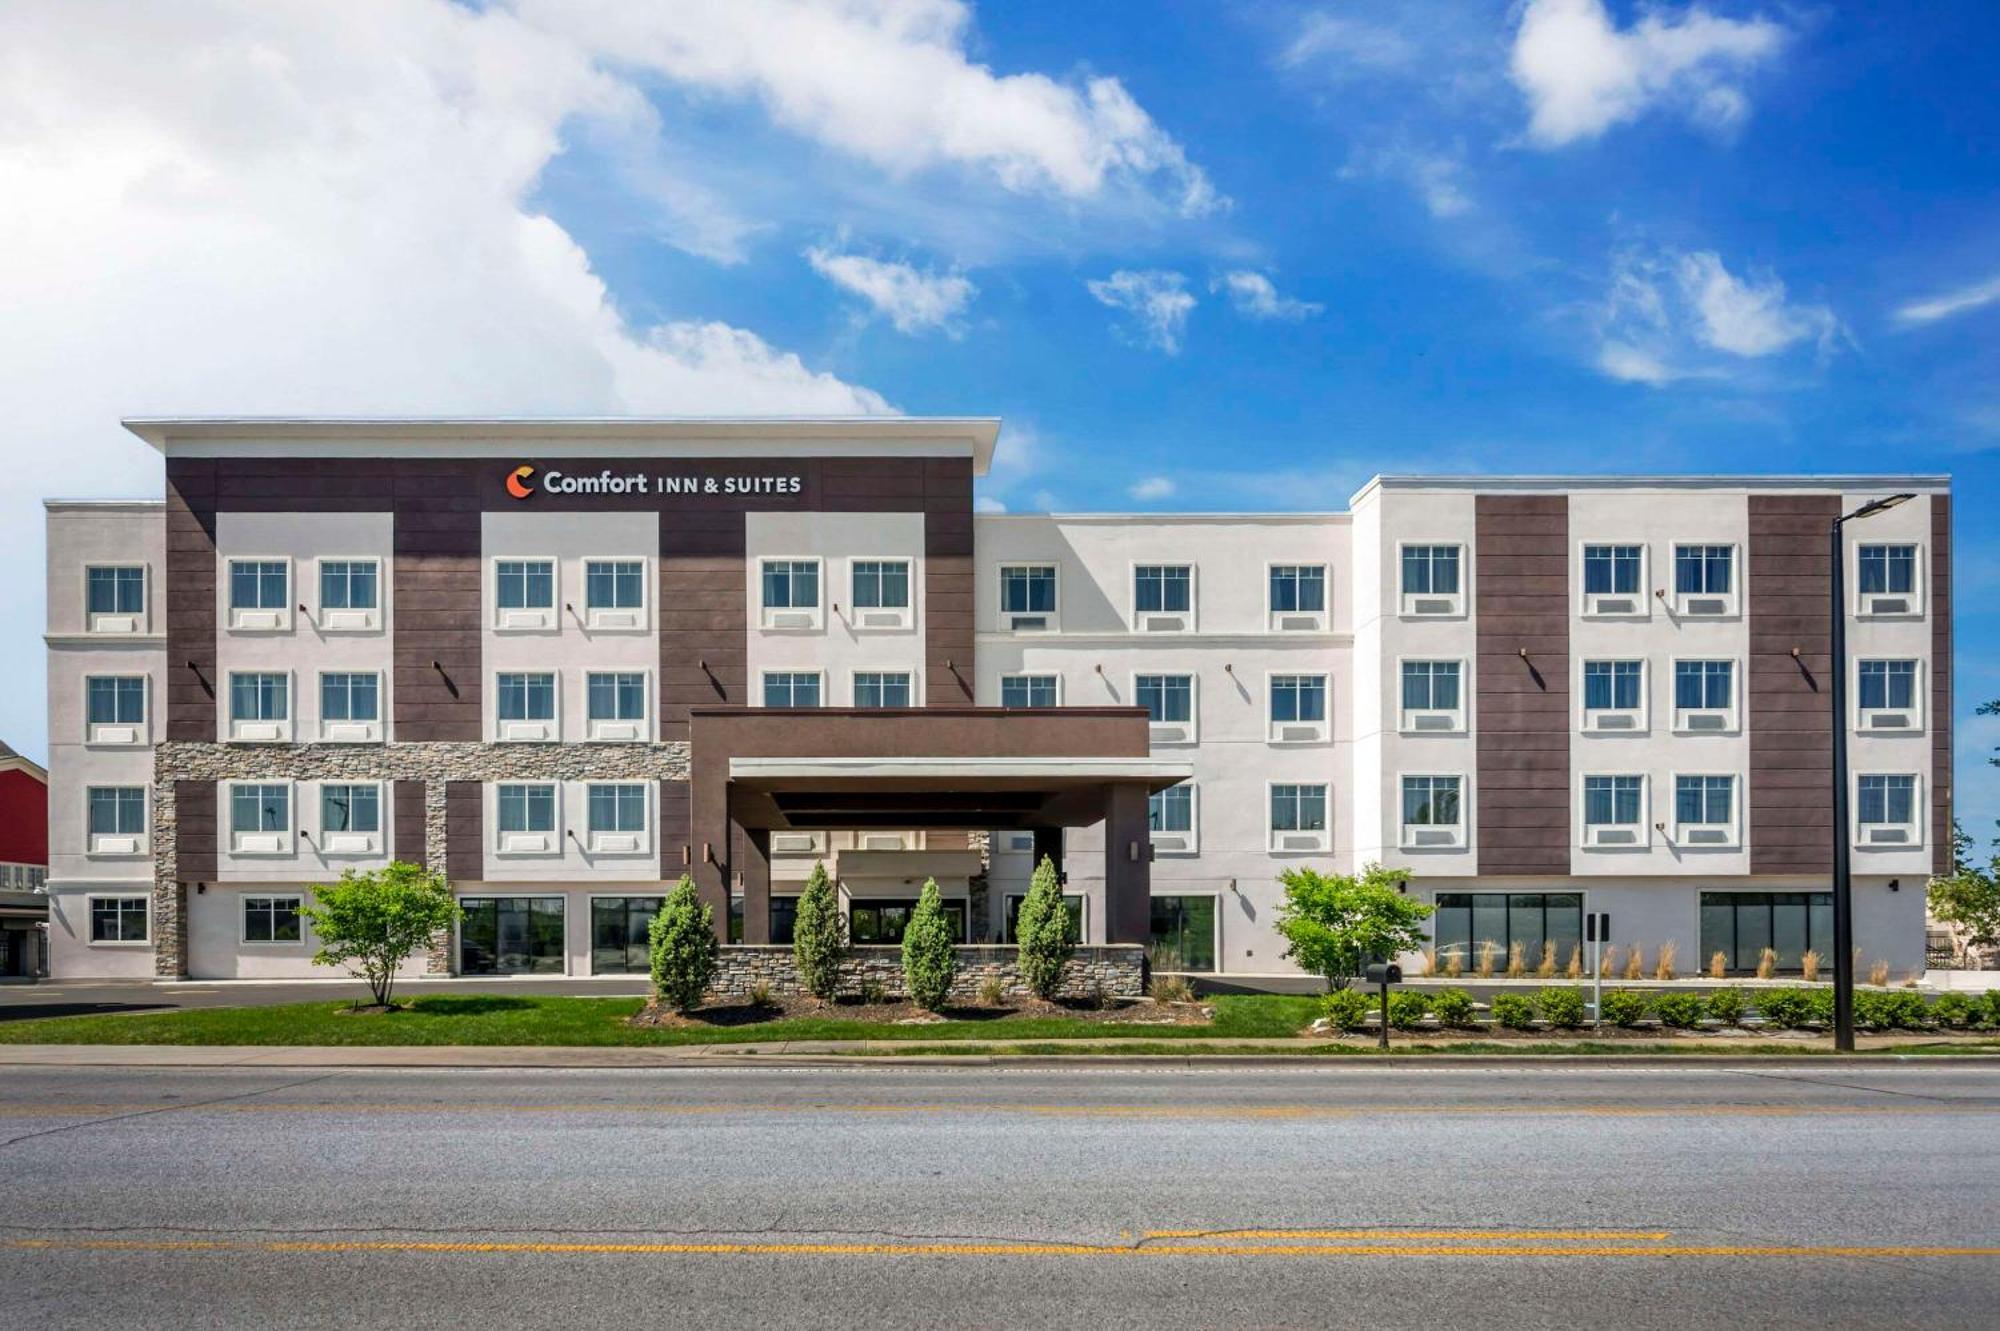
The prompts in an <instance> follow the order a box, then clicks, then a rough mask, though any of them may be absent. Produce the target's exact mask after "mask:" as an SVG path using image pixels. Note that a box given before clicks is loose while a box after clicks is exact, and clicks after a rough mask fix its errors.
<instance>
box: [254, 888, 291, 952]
mask: <svg viewBox="0 0 2000 1331" xmlns="http://www.w3.org/2000/svg"><path fill="white" fill-rule="evenodd" d="M304 904H305V899H304V898H303V897H298V896H266V895H263V894H259V895H257V896H249V895H247V894H246V895H245V896H244V898H243V941H244V942H246V943H266V944H269V943H299V942H303V941H304V940H305V932H304V929H303V928H302V920H301V917H300V915H299V908H300V907H301V906H303V905H304Z"/></svg>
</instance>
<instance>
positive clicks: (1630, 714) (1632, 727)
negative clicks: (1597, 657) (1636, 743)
mask: <svg viewBox="0 0 2000 1331" xmlns="http://www.w3.org/2000/svg"><path fill="white" fill-rule="evenodd" d="M1583 728H1584V729H1585V730H1609V731H1624V732H1627V733H1636V732H1638V731H1641V730H1644V729H1645V728H1646V663H1645V662H1644V661H1585V662H1584V663H1583Z"/></svg>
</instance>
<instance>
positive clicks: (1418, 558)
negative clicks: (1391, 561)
mask: <svg viewBox="0 0 2000 1331" xmlns="http://www.w3.org/2000/svg"><path fill="white" fill-rule="evenodd" d="M1401 550H1402V554H1401V561H1400V562H1401V565H1402V588H1403V596H1402V612H1403V613H1404V614H1405V615H1462V614H1464V613H1465V577H1464V573H1465V570H1464V567H1463V565H1464V562H1465V558H1464V556H1465V547H1464V546H1462V545H1405V546H1403V547H1401Z"/></svg>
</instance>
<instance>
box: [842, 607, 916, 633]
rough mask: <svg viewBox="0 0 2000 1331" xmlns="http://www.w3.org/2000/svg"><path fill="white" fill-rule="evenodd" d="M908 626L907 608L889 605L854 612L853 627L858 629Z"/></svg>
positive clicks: (908, 613) (903, 627)
mask: <svg viewBox="0 0 2000 1331" xmlns="http://www.w3.org/2000/svg"><path fill="white" fill-rule="evenodd" d="M909 626H910V612H909V610H908V609H907V608H903V609H898V608H896V607H894V606H891V607H888V608H886V609H869V610H857V611H855V612H854V627H856V628H858V629H906V628H908V627H909Z"/></svg>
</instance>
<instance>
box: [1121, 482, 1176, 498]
mask: <svg viewBox="0 0 2000 1331" xmlns="http://www.w3.org/2000/svg"><path fill="white" fill-rule="evenodd" d="M1125 493H1127V494H1129V495H1131V496H1132V497H1133V498H1134V499H1136V500H1138V501H1139V502H1140V503H1145V504H1150V503H1156V502H1158V501H1159V500H1162V499H1171V498H1173V494H1174V482H1173V478H1172V477H1171V476H1147V477H1144V478H1143V479H1141V480H1137V481H1134V482H1133V483H1132V486H1131V488H1130V489H1128V490H1127V491H1126V492H1125Z"/></svg>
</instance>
